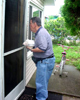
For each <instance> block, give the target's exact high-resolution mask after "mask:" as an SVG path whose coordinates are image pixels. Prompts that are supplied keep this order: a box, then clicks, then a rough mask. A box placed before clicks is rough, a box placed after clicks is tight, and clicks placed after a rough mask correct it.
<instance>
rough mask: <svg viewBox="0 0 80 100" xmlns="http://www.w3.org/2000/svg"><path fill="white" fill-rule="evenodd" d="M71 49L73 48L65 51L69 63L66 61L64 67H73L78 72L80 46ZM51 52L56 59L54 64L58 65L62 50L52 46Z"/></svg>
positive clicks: (79, 67) (79, 68) (79, 66)
mask: <svg viewBox="0 0 80 100" xmlns="http://www.w3.org/2000/svg"><path fill="white" fill-rule="evenodd" d="M71 47H73V49H71V48H70V49H68V50H67V51H66V53H67V54H66V59H69V61H66V65H73V66H75V67H76V68H77V69H78V70H80V46H71ZM53 51H54V55H55V58H56V62H55V63H57V64H59V63H60V61H61V57H62V52H63V49H62V47H60V46H58V45H53Z"/></svg>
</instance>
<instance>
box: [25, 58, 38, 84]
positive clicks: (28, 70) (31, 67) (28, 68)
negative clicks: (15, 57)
mask: <svg viewBox="0 0 80 100" xmlns="http://www.w3.org/2000/svg"><path fill="white" fill-rule="evenodd" d="M26 65H27V66H26V85H27V83H28V82H29V80H30V79H31V77H32V75H33V74H34V72H35V70H36V66H35V64H34V62H33V61H32V59H31V58H29V59H27V61H26Z"/></svg>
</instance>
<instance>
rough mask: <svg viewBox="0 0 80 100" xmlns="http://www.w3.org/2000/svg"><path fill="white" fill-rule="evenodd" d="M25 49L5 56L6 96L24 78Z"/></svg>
mask: <svg viewBox="0 0 80 100" xmlns="http://www.w3.org/2000/svg"><path fill="white" fill-rule="evenodd" d="M23 63H24V61H23V50H21V51H18V52H16V53H13V54H10V55H8V56H5V57H4V80H5V96H6V95H7V94H8V93H9V92H11V91H12V89H14V88H15V87H16V85H18V84H19V83H20V82H21V81H22V80H23V66H24V64H23Z"/></svg>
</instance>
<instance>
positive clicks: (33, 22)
mask: <svg viewBox="0 0 80 100" xmlns="http://www.w3.org/2000/svg"><path fill="white" fill-rule="evenodd" d="M40 26H41V19H40V18H39V17H32V18H31V19H30V29H31V31H32V32H34V33H35V32H36V31H37V30H38V29H39V27H40Z"/></svg>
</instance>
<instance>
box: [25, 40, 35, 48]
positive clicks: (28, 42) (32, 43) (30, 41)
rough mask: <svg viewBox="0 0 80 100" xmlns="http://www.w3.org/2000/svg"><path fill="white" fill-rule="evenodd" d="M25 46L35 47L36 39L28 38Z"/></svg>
mask: <svg viewBox="0 0 80 100" xmlns="http://www.w3.org/2000/svg"><path fill="white" fill-rule="evenodd" d="M23 45H24V46H30V47H33V46H34V45H35V43H34V40H29V39H27V40H26V41H24V42H23Z"/></svg>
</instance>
